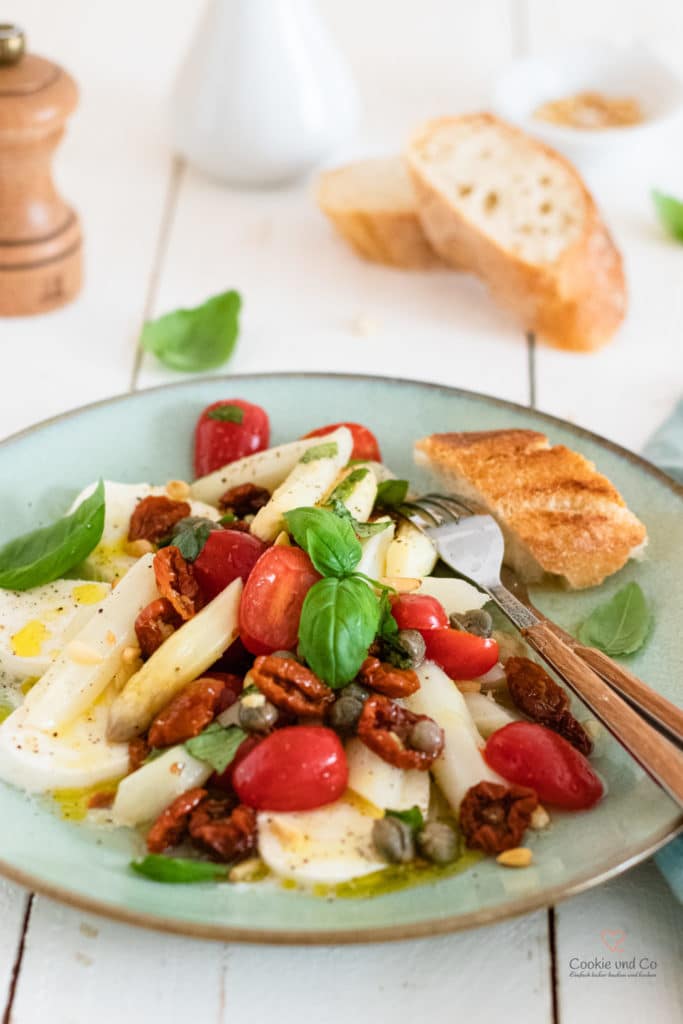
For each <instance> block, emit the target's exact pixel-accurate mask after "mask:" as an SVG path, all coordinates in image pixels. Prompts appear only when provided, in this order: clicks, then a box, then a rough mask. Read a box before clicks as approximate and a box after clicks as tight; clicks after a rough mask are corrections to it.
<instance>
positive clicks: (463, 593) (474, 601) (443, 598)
mask: <svg viewBox="0 0 683 1024" xmlns="http://www.w3.org/2000/svg"><path fill="white" fill-rule="evenodd" d="M417 593H418V594H429V596H430V597H435V598H436V599H437V601H440V602H441V604H442V605H443V607H444V610H445V612H446V615H452V614H453V612H455V613H456V614H458V615H462V614H464V613H465V612H469V611H472V610H473V609H475V608H483V607H484V605H485V604H486V603H487V601H489V596H488V594H483V593H482V592H481V590H477V588H476V587H473V586H472V584H471V583H466V582H465V580H458V579H455V578H453V577H444V578H443V579H442V578H440V577H438V576H426V577H425V578H424V579H423V580H422V583H421V584H420V587H419V589H418V591H417Z"/></svg>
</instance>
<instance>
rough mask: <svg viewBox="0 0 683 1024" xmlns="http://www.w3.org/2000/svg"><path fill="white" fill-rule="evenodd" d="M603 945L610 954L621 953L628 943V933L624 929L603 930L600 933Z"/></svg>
mask: <svg viewBox="0 0 683 1024" xmlns="http://www.w3.org/2000/svg"><path fill="white" fill-rule="evenodd" d="M600 938H601V939H602V941H603V944H604V945H605V946H606V947H607V949H609V951H610V953H621V952H623V949H624V943H625V942H626V932H625V931H624V929H623V928H603V929H602V931H601V932H600Z"/></svg>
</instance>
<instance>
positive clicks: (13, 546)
mask: <svg viewBox="0 0 683 1024" xmlns="http://www.w3.org/2000/svg"><path fill="white" fill-rule="evenodd" d="M103 530H104V484H103V483H102V481H101V480H100V481H99V483H98V484H97V487H96V488H95V490H94V491H93V493H92V494H91V495H89V496H88V497H87V498H85V499H84V500H83V501H82V502H81V503H80V505H79V506H78V508H76V509H74V511H73V512H71V513H70V515H68V516H64V517H63V518H62V519H58V520H57V522H56V523H52V525H51V526H43V527H41V528H40V529H38V530H31V532H30V533H24V534H23V535H22V536H21V537H15V538H14V540H10V541H8V542H7V544H4V545H3V546H2V547H1V548H0V587H1V588H3V589H6V590H30V589H31V588H32V587H39V586H40V585H41V584H43V583H51V582H52V580H56V579H58V578H59V577H60V576H63V575H64V573H66V572H68V571H69V569H73V568H74V566H76V565H78V563H79V562H82V561H83V559H84V558H87V556H88V555H89V554H90V552H91V551H92V550H93V548H95V547H96V546H97V545H98V544H99V542H100V539H101V537H102V531H103Z"/></svg>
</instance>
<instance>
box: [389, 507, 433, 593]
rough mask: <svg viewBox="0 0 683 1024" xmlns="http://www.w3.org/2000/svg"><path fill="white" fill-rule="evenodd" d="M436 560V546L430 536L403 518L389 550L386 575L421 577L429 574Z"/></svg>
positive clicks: (409, 577)
mask: <svg viewBox="0 0 683 1024" xmlns="http://www.w3.org/2000/svg"><path fill="white" fill-rule="evenodd" d="M436 560H437V554H436V548H435V547H434V545H433V544H432V542H431V540H430V539H429V537H427V536H425V534H424V533H422V531H421V530H418V529H417V527H416V526H413V524H412V523H409V522H407V521H406V520H403V521H402V522H400V523H399V526H398V530H397V531H396V536H395V538H394V540H393V541H392V542H391V544H390V545H389V548H388V550H387V561H386V570H385V575H386V576H395V577H403V578H408V579H411V578H412V579H421V578H422V577H423V576H429V574H430V572H431V571H432V569H433V568H434V566H435V565H436Z"/></svg>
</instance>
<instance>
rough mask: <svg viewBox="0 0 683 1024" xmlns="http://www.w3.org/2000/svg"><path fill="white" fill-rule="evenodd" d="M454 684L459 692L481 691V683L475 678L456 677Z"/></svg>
mask: <svg viewBox="0 0 683 1024" xmlns="http://www.w3.org/2000/svg"><path fill="white" fill-rule="evenodd" d="M455 685H456V686H457V687H458V689H459V690H460V692H461V693H480V692H481V683H480V682H479V681H478V680H477V679H456V680H455Z"/></svg>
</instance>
